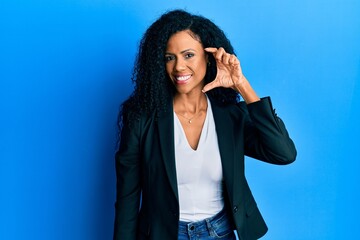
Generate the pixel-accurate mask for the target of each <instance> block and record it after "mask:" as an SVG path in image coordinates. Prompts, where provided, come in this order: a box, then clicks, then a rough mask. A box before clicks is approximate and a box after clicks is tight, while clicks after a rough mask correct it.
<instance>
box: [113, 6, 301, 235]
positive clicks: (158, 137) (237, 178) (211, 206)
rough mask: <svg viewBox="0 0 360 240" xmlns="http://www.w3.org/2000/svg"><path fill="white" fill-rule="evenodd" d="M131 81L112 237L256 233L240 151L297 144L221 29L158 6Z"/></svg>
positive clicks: (270, 154)
mask: <svg viewBox="0 0 360 240" xmlns="http://www.w3.org/2000/svg"><path fill="white" fill-rule="evenodd" d="M133 81H134V83H135V89H134V92H133V94H132V95H131V96H130V98H129V99H128V100H127V101H125V102H124V103H123V105H122V111H121V113H120V118H119V122H120V124H121V126H122V128H121V140H120V146H119V150H118V152H117V154H116V173H117V199H116V204H115V208H116V213H115V231H114V239H118V240H135V239H156V240H157V239H166V240H167V239H218V238H221V239H235V236H234V231H233V230H236V232H237V234H238V237H239V239H242V240H243V239H258V238H260V237H261V236H263V235H264V234H265V233H266V231H267V227H266V224H265V222H264V220H263V218H262V216H261V214H260V212H259V210H258V208H257V205H256V202H255V200H254V198H253V196H252V194H251V191H250V189H249V186H248V183H247V181H246V179H245V175H244V155H248V156H250V157H253V158H256V159H259V160H262V161H265V162H269V163H273V164H288V163H291V162H293V161H294V160H295V157H296V149H295V146H294V144H293V142H292V140H291V139H290V138H289V135H288V133H287V131H286V129H285V126H284V124H283V122H282V121H281V120H280V119H279V118H278V117H277V116H276V114H275V113H274V111H273V108H272V105H271V101H270V98H269V97H267V98H262V99H260V98H259V97H258V96H257V95H256V93H255V91H254V90H253V89H252V87H251V85H250V84H249V82H248V80H247V79H246V78H245V76H244V75H243V73H242V70H241V67H240V63H239V60H238V59H237V57H236V56H235V55H234V51H233V48H232V46H231V44H230V42H229V40H228V39H227V38H226V36H225V35H224V33H223V32H222V31H221V30H220V29H219V28H218V27H217V26H216V25H215V24H214V23H212V22H211V21H209V20H208V19H206V18H203V17H201V16H195V15H192V14H189V13H187V12H185V11H182V10H176V11H171V12H168V13H166V14H164V15H163V16H161V17H160V18H159V19H158V20H157V21H156V22H154V23H153V24H152V25H151V26H150V28H149V29H148V30H147V31H146V33H145V35H144V37H143V39H142V41H141V43H140V48H139V53H138V56H137V60H136V64H135V68H134V75H133ZM239 95H241V97H242V98H243V99H244V100H245V102H240V101H239Z"/></svg>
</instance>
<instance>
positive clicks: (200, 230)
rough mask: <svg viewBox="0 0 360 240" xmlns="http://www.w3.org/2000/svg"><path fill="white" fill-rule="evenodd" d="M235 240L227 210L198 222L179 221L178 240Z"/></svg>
mask: <svg viewBox="0 0 360 240" xmlns="http://www.w3.org/2000/svg"><path fill="white" fill-rule="evenodd" d="M211 239H212V240H214V239H222V240H235V239H236V237H235V234H234V230H233V228H232V225H231V224H230V221H229V219H228V217H227V215H226V212H225V210H222V211H220V212H219V213H217V214H216V215H215V216H213V217H210V218H206V219H204V220H202V221H198V222H182V221H179V233H178V240H211Z"/></svg>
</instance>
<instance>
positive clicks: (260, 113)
mask: <svg viewBox="0 0 360 240" xmlns="http://www.w3.org/2000/svg"><path fill="white" fill-rule="evenodd" d="M239 107H240V108H241V109H242V110H243V111H244V114H245V116H246V119H245V128H244V130H245V155H247V156H250V157H253V158H256V159H259V160H262V161H265V162H269V163H274V164H281V165H283V164H289V163H292V162H293V161H295V158H296V154H297V152H296V148H295V145H294V143H293V141H292V140H291V139H290V137H289V134H288V132H287V130H286V128H285V125H284V123H283V121H282V120H281V119H280V118H279V117H278V116H277V115H276V113H275V111H274V110H273V107H272V104H271V99H270V98H269V97H266V98H262V99H261V100H260V101H257V102H254V103H251V104H248V105H247V106H246V105H245V104H243V103H240V104H239Z"/></svg>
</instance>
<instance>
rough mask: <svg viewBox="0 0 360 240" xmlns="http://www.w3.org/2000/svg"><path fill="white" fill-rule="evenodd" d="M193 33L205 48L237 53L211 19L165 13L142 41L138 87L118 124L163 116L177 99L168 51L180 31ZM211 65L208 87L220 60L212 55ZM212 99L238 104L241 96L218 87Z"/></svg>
mask: <svg viewBox="0 0 360 240" xmlns="http://www.w3.org/2000/svg"><path fill="white" fill-rule="evenodd" d="M183 30H189V31H190V33H191V34H194V36H193V37H194V39H196V40H199V41H200V42H201V44H202V45H203V47H204V48H206V47H216V48H219V47H223V48H224V49H225V51H226V52H228V53H230V54H234V50H233V47H232V46H231V44H230V41H229V40H228V39H227V37H226V36H225V34H224V32H223V31H222V30H221V29H220V28H219V27H218V26H216V25H215V24H214V23H213V22H211V21H210V20H209V19H207V18H205V17H202V16H198V15H193V14H190V13H188V12H186V11H184V10H173V11H169V12H167V13H165V14H163V15H162V16H161V17H160V18H159V19H158V20H156V21H155V22H154V23H153V24H152V25H151V26H150V27H149V28H148V29H147V31H146V32H145V34H144V36H143V38H142V40H141V41H140V46H139V52H138V55H137V57H136V60H135V65H134V69H133V75H132V81H133V83H134V85H135V87H134V91H133V93H132V94H131V96H130V97H129V98H128V99H127V100H126V101H125V102H124V103H123V104H122V105H121V109H120V113H119V119H118V124H119V127H120V129H121V126H122V124H124V123H126V124H129V125H130V126H131V125H132V124H133V123H134V121H136V120H138V119H139V117H140V115H143V114H145V115H150V114H154V113H155V114H156V116H157V117H158V116H159V114H161V113H163V112H165V111H166V109H167V104H169V102H171V101H169V99H170V98H172V97H173V96H174V93H175V87H174V86H173V84H172V83H171V81H170V79H169V77H168V75H167V73H166V70H165V51H166V47H167V42H168V40H169V38H170V37H171V36H172V35H173V34H175V33H177V32H180V31H183ZM208 56H209V62H210V64H209V65H208V67H207V70H206V74H205V84H207V83H209V82H211V81H212V80H214V79H215V77H216V72H217V71H216V61H215V59H214V57H213V56H212V54H208ZM207 95H208V96H209V98H211V99H213V100H215V101H216V102H218V103H220V104H224V105H227V104H231V103H236V102H237V101H238V100H239V95H238V94H237V93H236V92H235V91H234V90H233V89H230V88H215V89H213V90H211V91H209V92H208V93H207Z"/></svg>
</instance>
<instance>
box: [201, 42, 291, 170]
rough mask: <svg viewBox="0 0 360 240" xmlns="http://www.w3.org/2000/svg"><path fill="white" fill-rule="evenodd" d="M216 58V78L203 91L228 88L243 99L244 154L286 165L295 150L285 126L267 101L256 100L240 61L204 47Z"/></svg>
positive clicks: (264, 99) (219, 51)
mask: <svg viewBox="0 0 360 240" xmlns="http://www.w3.org/2000/svg"><path fill="white" fill-rule="evenodd" d="M205 51H207V52H210V53H212V54H213V56H214V58H215V59H216V67H217V75H216V78H215V79H214V81H212V82H210V83H208V84H207V85H205V86H204V88H203V92H206V91H209V90H211V89H213V88H216V87H225V88H232V89H234V90H235V91H237V92H238V93H239V94H240V95H241V96H242V97H243V99H244V100H245V102H246V104H247V106H246V105H245V104H243V103H241V104H239V106H240V109H242V111H243V115H244V116H245V154H246V155H248V156H251V157H254V158H257V159H260V160H263V161H266V162H270V163H275V164H288V163H291V162H293V161H294V160H295V158H296V149H295V145H294V143H293V141H292V140H291V139H290V137H289V134H288V133H287V131H286V128H285V125H284V123H283V122H282V120H281V119H280V118H278V117H277V116H276V114H275V112H274V110H273V108H272V104H271V101H270V98H263V99H260V98H259V97H258V96H257V94H256V93H255V91H254V89H253V88H252V87H251V85H250V83H249V82H248V80H247V79H246V77H245V76H244V74H243V72H242V69H241V66H240V61H239V60H238V59H237V57H236V56H235V55H234V54H229V53H227V52H225V50H224V49H223V48H219V49H217V48H205Z"/></svg>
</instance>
